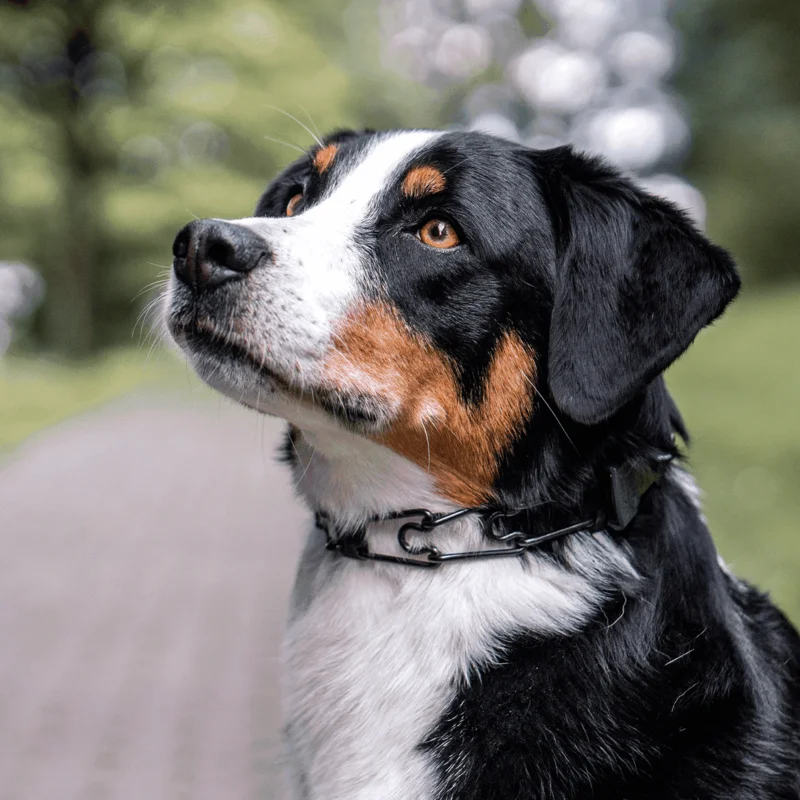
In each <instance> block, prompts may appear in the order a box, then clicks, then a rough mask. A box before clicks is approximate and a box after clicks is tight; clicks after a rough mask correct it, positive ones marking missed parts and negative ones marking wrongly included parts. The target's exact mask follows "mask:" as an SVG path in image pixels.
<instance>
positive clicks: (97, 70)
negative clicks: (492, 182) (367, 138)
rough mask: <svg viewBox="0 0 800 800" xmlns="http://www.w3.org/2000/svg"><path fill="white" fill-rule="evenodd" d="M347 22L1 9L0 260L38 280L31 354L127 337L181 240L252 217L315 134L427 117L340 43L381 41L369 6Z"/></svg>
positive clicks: (343, 18)
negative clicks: (224, 220) (209, 224)
mask: <svg viewBox="0 0 800 800" xmlns="http://www.w3.org/2000/svg"><path fill="white" fill-rule="evenodd" d="M363 5H364V4H362V6H363ZM367 5H369V4H367ZM348 9H349V12H348V13H350V17H348V16H347V15H345V14H343V4H342V3H340V2H333V3H329V2H326V1H325V0H302V2H298V4H297V5H294V4H292V6H291V7H290V6H289V4H286V3H282V2H279V0H271V2H270V1H265V0H260V1H259V0H205V2H203V3H202V4H198V3H194V4H189V3H186V2H182V1H181V0H176V2H171V3H170V4H169V5H167V4H164V3H160V4H156V3H154V2H146V1H144V2H143V0H47V2H45V0H27V2H15V3H6V4H5V5H4V6H0V237H1V238H0V259H3V258H6V259H13V260H22V261H27V262H28V263H31V264H32V265H34V266H36V267H37V268H39V269H40V270H41V271H42V272H43V274H44V277H45V279H46V281H47V298H46V302H45V304H44V306H43V309H42V313H41V314H40V316H39V318H38V319H37V320H36V326H35V329H34V334H35V336H36V339H37V341H38V342H39V343H40V344H42V345H44V346H45V347H47V348H49V349H54V350H58V351H61V352H63V353H67V354H70V355H80V354H84V353H87V352H89V351H91V350H92V349H95V348H97V347H100V346H102V345H104V344H107V343H110V342H113V341H115V340H118V339H120V338H122V337H128V336H130V334H131V331H132V328H133V323H134V319H135V316H136V312H137V310H138V309H137V306H136V305H135V304H132V303H131V299H132V298H133V297H134V296H135V295H136V294H137V292H139V291H140V290H141V289H142V287H143V286H145V284H147V283H148V281H150V280H152V279H153V277H155V275H154V272H155V270H156V269H160V270H161V272H162V275H163V274H165V273H166V269H165V267H166V266H167V265H168V264H169V261H170V260H171V254H170V245H171V240H172V236H173V235H174V233H175V231H176V230H177V229H178V227H179V226H180V225H181V224H182V223H184V222H185V221H186V220H187V219H190V218H191V217H192V215H196V216H211V215H224V216H230V217H236V216H244V215H247V214H248V213H250V212H251V210H252V208H253V206H254V204H255V201H256V199H257V196H258V193H259V192H260V190H261V189H262V188H263V186H264V184H265V183H266V182H267V180H269V178H270V177H271V176H272V175H274V174H275V172H276V171H277V170H278V169H279V168H280V167H281V166H282V165H283V164H285V163H286V162H288V161H289V160H291V159H293V158H294V157H296V155H297V152H296V151H297V150H298V149H303V148H306V147H308V146H309V145H310V144H311V143H312V142H313V134H312V133H311V131H314V130H315V128H316V125H315V122H316V123H318V124H319V126H320V127H321V128H323V129H329V128H335V127H341V126H360V125H364V124H371V125H376V126H384V125H393V124H394V125H396V124H398V123H399V119H400V117H404V118H406V119H409V118H410V119H411V120H412V121H416V122H418V123H419V124H424V123H425V122H428V123H430V122H431V121H435V120H432V119H431V118H430V117H427V118H426V116H425V115H426V113H427V112H431V113H432V109H431V108H430V106H427V107H426V106H425V104H424V103H422V105H419V104H418V108H417V111H416V114H412V113H411V109H412V108H413V104H412V103H411V102H410V100H409V97H410V94H409V92H408V91H407V90H406V89H404V87H403V85H402V83H401V82H400V81H398V80H397V79H395V78H388V77H387V76H386V75H385V74H383V73H381V71H380V70H379V69H376V68H375V66H374V63H373V64H370V63H369V57H370V56H372V55H373V53H372V52H371V51H370V50H369V47H366V46H363V47H356V48H355V51H354V52H353V51H352V50H351V49H350V48H349V47H347V45H348V44H350V43H351V42H350V40H349V39H348V38H347V36H346V35H345V33H346V32H347V33H349V35H350V36H354V35H355V36H363V37H364V38H365V41H368V40H369V39H370V38H371V39H372V40H373V41H374V42H375V43H376V47H377V41H378V37H377V35H375V34H373V33H372V32H371V30H372V27H371V26H374V27H376V26H377V15H376V13H375V6H374V4H372V7H371V11H372V14H371V15H370V13H369V11H370V9H369V8H362V9H361V11H359V10H358V9H357V8H356V6H355V4H354V5H353V6H348ZM362 11H363V12H364V13H361V12H362ZM373 18H374V19H373ZM320 20H325V25H324V26H323V27H319V26H318V23H319V22H320ZM326 36H327V40H326ZM416 94H417V96H419V92H418V90H417V92H416ZM306 108H307V109H309V110H310V111H311V113H312V114H313V117H314V121H313V122H312V120H311V118H310V116H309V115H308V113H307V112H306V111H305V109H306ZM426 109H427V112H426ZM292 116H294V117H297V120H293V119H291V117H292ZM158 265H162V266H161V267H159V266H158Z"/></svg>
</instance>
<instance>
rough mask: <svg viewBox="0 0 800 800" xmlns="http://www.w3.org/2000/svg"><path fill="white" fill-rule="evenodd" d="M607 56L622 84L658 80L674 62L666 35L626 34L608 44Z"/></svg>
mask: <svg viewBox="0 0 800 800" xmlns="http://www.w3.org/2000/svg"><path fill="white" fill-rule="evenodd" d="M608 56H609V61H610V62H611V65H612V66H613V68H614V70H615V71H616V73H617V74H618V75H619V76H620V78H622V80H623V81H629V82H631V83H637V82H645V81H658V80H661V79H662V78H663V77H664V76H665V75H667V74H668V73H669V71H670V70H671V69H672V66H673V64H674V63H675V43H674V41H673V37H672V36H670V35H669V34H668V33H665V34H662V35H660V36H659V35H656V34H655V33H650V32H648V31H628V32H627V33H623V34H621V35H620V36H618V37H617V38H616V39H615V40H614V41H613V42H612V43H611V47H610V48H609V51H608Z"/></svg>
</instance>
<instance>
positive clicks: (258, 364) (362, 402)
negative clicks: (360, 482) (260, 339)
mask: <svg viewBox="0 0 800 800" xmlns="http://www.w3.org/2000/svg"><path fill="white" fill-rule="evenodd" d="M169 329H170V332H171V333H172V336H173V338H174V339H175V341H176V342H177V343H178V344H179V345H180V347H181V348H182V349H183V350H185V351H186V352H187V353H189V354H190V355H192V356H195V357H198V358H200V359H202V360H204V361H211V362H214V363H216V364H220V363H228V364H233V365H237V366H241V367H244V368H245V369H246V370H247V371H248V372H249V373H251V374H253V375H254V376H255V378H256V380H255V381H254V386H253V389H254V390H256V391H257V389H258V386H257V385H256V384H258V383H260V382H261V381H264V380H265V381H267V382H268V383H269V384H270V386H271V387H272V388H273V389H277V390H279V391H280V392H282V393H283V394H284V395H286V396H288V397H289V398H291V400H292V402H293V403H294V404H297V405H299V406H304V407H308V408H309V409H316V410H321V411H324V412H326V414H327V415H329V416H332V417H334V418H336V419H337V420H338V422H339V423H340V424H342V425H343V426H344V427H345V428H347V429H349V430H351V431H353V432H357V433H360V434H362V435H363V434H368V433H375V432H378V431H379V430H380V429H382V428H383V427H385V426H386V425H387V424H388V423H389V416H390V415H389V414H388V413H387V408H386V405H385V403H384V402H382V401H381V399H380V398H378V397H374V396H372V395H369V394H362V393H358V392H352V391H348V392H343V391H342V390H341V389H336V388H332V387H328V386H325V385H324V384H316V385H315V386H313V388H312V387H310V386H308V385H304V382H301V381H300V380H299V379H298V380H292V379H290V378H287V376H286V375H285V374H281V373H280V372H278V371H277V370H276V369H275V368H274V367H272V366H271V365H270V364H269V363H267V362H266V360H265V358H264V357H263V356H262V357H259V356H257V355H256V354H255V352H254V350H253V347H252V344H251V343H250V342H248V341H247V340H246V339H245V337H244V336H242V335H239V334H237V333H236V332H235V331H230V332H223V331H221V330H220V329H219V328H218V327H217V326H216V325H215V324H214V323H213V322H210V321H209V320H207V319H205V318H203V317H198V316H192V317H190V318H187V319H176V318H175V317H173V318H172V319H170V321H169ZM195 369H196V370H197V371H198V374H199V375H200V377H201V378H203V379H204V380H205V381H206V382H211V380H210V379H209V378H207V377H204V375H203V372H202V371H201V370H200V369H199V367H198V365H195ZM215 371H216V369H215V367H214V366H212V367H211V368H210V370H209V373H210V374H213V373H214V372H215ZM212 385H214V384H213V383H212ZM217 388H219V387H217ZM237 397H238V398H239V399H240V401H241V402H244V400H243V399H242V398H241V395H237ZM244 404H245V405H248V403H247V402H244ZM259 410H263V409H259Z"/></svg>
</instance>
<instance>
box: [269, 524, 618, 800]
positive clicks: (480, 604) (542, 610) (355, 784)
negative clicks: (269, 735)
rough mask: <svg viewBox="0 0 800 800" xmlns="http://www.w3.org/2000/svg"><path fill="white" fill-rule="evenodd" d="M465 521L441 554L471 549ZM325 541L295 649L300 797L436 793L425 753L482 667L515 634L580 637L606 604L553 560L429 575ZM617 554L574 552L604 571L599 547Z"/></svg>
mask: <svg viewBox="0 0 800 800" xmlns="http://www.w3.org/2000/svg"><path fill="white" fill-rule="evenodd" d="M462 525H463V527H461V529H460V530H457V529H454V530H453V531H451V532H450V535H449V536H448V537H447V538H448V539H451V538H452V541H451V542H447V543H444V542H443V544H452V543H453V542H456V541H459V540H460V543H461V544H462V545H463V544H464V543H465V541H470V540H474V538H475V537H476V536H477V533H476V532H475V531H473V530H470V529H469V528H470V525H471V524H470V523H467V522H464V523H462ZM453 527H454V528H455V526H453ZM581 538H583V536H581ZM323 541H324V539H323V534H322V533H321V532H320V531H318V530H315V531H313V532H312V533H311V535H310V538H309V542H308V545H307V547H306V553H305V555H304V557H303V561H302V562H301V566H300V572H299V575H298V584H297V587H296V590H295V598H294V610H293V613H292V618H291V620H290V623H289V627H288V631H287V636H286V640H285V647H284V697H285V702H286V723H287V734H286V735H287V747H288V757H289V759H290V762H291V763H290V769H291V772H292V775H293V777H292V780H293V784H294V785H293V797H294V798H298V800H299V798H302V800H340V799H341V800H345V798H346V800H401V798H402V800H408V798H415V800H426V798H431V797H434V796H435V793H436V784H437V772H436V768H435V765H433V764H431V763H430V762H429V760H428V758H427V756H426V755H425V754H424V753H423V752H422V751H421V750H420V749H419V745H420V743H421V742H423V741H424V739H425V737H426V735H427V734H429V733H430V732H431V731H432V729H433V728H434V727H435V725H436V723H437V721H438V720H439V719H440V717H441V715H442V714H443V712H444V711H445V710H446V709H447V707H448V704H449V703H450V702H451V701H452V699H453V696H454V694H455V692H456V691H457V689H458V688H459V685H460V684H461V683H462V682H464V681H467V680H469V675H470V670H471V668H474V667H476V666H480V665H483V664H487V663H491V662H492V661H493V660H496V659H498V658H500V657H502V653H501V652H500V649H499V647H500V645H499V641H500V639H501V637H502V636H503V635H504V634H508V633H510V632H513V631H524V630H530V631H537V632H540V633H545V632H559V633H562V634H563V633H566V632H568V631H570V630H574V629H575V628H577V627H578V626H580V624H581V622H582V621H583V620H585V619H586V616H587V614H588V613H589V612H590V610H591V607H592V606H593V605H594V604H595V603H596V602H597V601H598V599H599V598H598V596H597V595H596V593H595V590H594V589H593V586H594V585H595V583H594V581H592V580H591V577H590V575H588V574H587V572H586V570H584V569H580V568H579V569H576V570H575V571H572V570H565V569H562V568H560V567H555V566H552V565H550V564H548V563H547V562H546V561H543V560H533V559H532V560H529V561H527V562H525V563H523V562H522V561H521V560H519V559H516V558H514V559H500V560H494V561H490V560H485V561H477V562H471V563H463V564H451V565H446V566H444V567H442V568H440V569H438V570H432V571H428V570H419V569H414V568H407V567H402V566H396V565H387V564H377V563H373V562H356V561H351V560H348V559H345V558H342V557H341V556H339V555H336V554H333V553H329V552H326V551H325V550H324V547H323ZM437 543H438V542H437ZM608 547H610V543H609V542H608V540H607V539H605V537H602V536H601V537H591V538H589V536H588V534H587V535H586V539H585V540H584V541H583V542H582V543H581V542H579V541H576V542H575V553H574V556H575V559H576V567H581V566H585V567H586V568H587V569H588V570H589V572H591V571H593V570H592V566H596V564H597V561H596V560H595V559H596V556H597V555H600V554H599V553H598V552H591V551H596V550H598V549H599V550H605V551H606V553H605V554H606V555H608V552H607V548H608ZM451 549H452V548H451ZM459 549H460V548H459ZM580 562H583V563H580Z"/></svg>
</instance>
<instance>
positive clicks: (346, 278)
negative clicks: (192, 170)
mask: <svg viewBox="0 0 800 800" xmlns="http://www.w3.org/2000/svg"><path fill="white" fill-rule="evenodd" d="M174 257H175V262H174V276H173V280H172V285H171V287H170V290H169V295H168V314H167V316H168V326H169V329H170V331H171V333H172V335H173V336H174V338H175V340H176V341H177V342H178V344H179V345H180V346H181V347H182V349H183V350H184V351H185V352H186V354H187V355H188V358H189V360H190V361H191V363H192V365H193V366H194V368H195V369H196V371H197V372H198V374H199V375H200V376H201V377H202V378H203V379H204V380H205V381H207V382H208V383H209V384H211V385H212V386H214V387H216V388H217V389H219V390H220V391H222V392H224V393H225V394H227V395H229V396H231V397H233V398H235V399H236V400H239V401H241V402H243V403H244V404H246V405H249V406H252V407H256V408H258V409H259V410H261V411H266V412H269V413H274V414H277V415H279V416H283V417H285V418H286V419H288V420H289V421H290V422H291V423H293V425H294V426H296V427H297V428H298V429H300V430H303V431H312V432H313V431H322V430H328V429H331V430H347V431H349V432H350V433H352V434H355V435H356V437H359V438H361V439H365V440H370V441H371V442H374V443H377V444H378V445H380V446H382V447H384V448H387V449H388V450H390V451H393V453H395V454H397V455H399V456H401V457H402V458H403V459H405V460H407V461H410V462H413V463H414V464H416V465H417V466H419V467H421V468H422V469H424V470H427V471H428V472H429V473H430V475H431V477H432V479H433V481H434V482H435V485H436V489H437V491H438V492H439V493H440V494H441V495H442V496H443V497H445V498H447V499H448V500H450V501H451V502H453V503H455V504H459V505H476V504H480V503H484V502H487V501H489V500H490V499H492V498H493V497H497V496H498V493H500V492H502V491H505V490H506V489H504V488H503V487H504V486H505V487H506V488H507V487H508V474H509V473H510V472H513V473H515V474H525V473H528V472H530V470H531V469H534V470H535V469H538V470H539V471H540V472H542V473H544V472H547V470H548V468H549V467H548V458H549V460H550V462H552V461H553V455H554V453H557V452H561V448H563V447H567V446H568V445H567V444H565V442H566V441H567V440H569V442H570V443H571V444H572V446H573V447H574V446H575V443H576V441H578V442H579V445H580V443H581V442H582V441H584V440H585V441H586V442H587V443H588V442H591V443H592V447H595V446H600V444H599V443H601V440H602V439H603V437H604V436H605V435H606V433H607V432H608V431H609V430H612V429H614V426H615V421H616V420H619V419H620V418H621V417H623V416H625V415H626V414H627V415H630V413H631V409H632V408H638V407H639V406H641V404H642V403H644V402H645V398H646V397H647V396H648V392H649V391H650V390H651V389H652V387H653V386H660V385H661V383H660V378H659V375H660V373H661V372H662V371H663V370H664V369H665V368H666V367H667V366H668V365H669V364H670V363H671V362H672V361H673V360H674V359H675V358H676V357H677V356H678V355H680V354H681V353H682V352H683V351H684V350H685V349H686V348H687V347H688V346H689V344H690V343H691V342H692V340H693V339H694V337H695V336H696V334H697V333H698V331H699V330H700V329H701V328H702V327H703V326H705V325H707V324H708V323H709V322H711V321H712V320H713V319H715V318H716V317H717V316H718V315H719V314H720V313H721V312H722V311H723V309H724V308H725V306H726V305H727V304H728V303H729V302H730V301H731V300H732V299H733V297H734V296H735V294H736V292H737V291H738V287H739V279H738V276H737V273H736V270H735V267H734V264H733V262H732V260H731V258H730V257H729V256H728V255H727V253H725V252H724V251H723V250H721V249H720V248H718V247H715V246H714V245H712V244H710V243H709V242H708V241H707V240H706V239H705V238H704V237H703V236H702V235H701V234H700V233H699V232H698V231H697V230H696V229H695V228H694V227H693V226H692V224H691V223H690V222H689V221H688V220H687V219H686V217H685V216H684V215H683V214H682V213H680V212H679V211H678V210H677V209H675V208H674V207H673V206H671V205H670V204H669V203H667V202H665V201H663V200H659V199H656V198H654V197H652V196H650V195H648V194H646V193H645V192H643V191H641V190H640V189H638V188H637V187H635V186H634V185H633V184H632V183H631V182H630V181H628V180H626V179H624V178H622V177H621V176H620V175H619V174H618V173H617V172H615V171H614V170H612V169H610V168H609V167H607V166H606V165H604V164H603V163H601V162H599V161H597V160H594V159H592V158H589V157H586V156H583V155H580V154H577V153H575V152H574V151H572V150H571V149H570V148H566V147H565V148H558V149H555V150H549V151H531V150H527V149H524V148H522V147H520V146H518V145H515V144H512V143H509V142H505V141H501V140H499V139H495V138H493V137H490V136H486V135H483V134H477V133H435V132H426V131H403V132H390V133H340V134H336V135H334V136H331V137H329V138H328V139H326V140H325V141H324V142H323V143H322V145H321V146H319V147H317V148H316V149H314V150H313V151H311V152H310V153H309V154H308V155H307V156H305V157H303V158H301V159H300V160H298V161H297V162H295V163H294V164H292V165H291V166H290V167H289V168H288V169H286V170H285V171H284V172H283V173H282V174H281V175H280V176H279V177H278V178H277V179H276V180H275V181H274V182H273V183H272V184H271V185H270V186H269V188H268V189H267V190H266V192H265V193H264V195H263V196H262V197H261V199H260V200H259V202H258V205H257V207H256V210H255V213H254V215H253V216H252V217H250V218H247V219H240V220H233V221H224V220H219V219H211V220H198V221H195V222H192V223H190V224H189V225H187V226H186V227H185V228H183V230H181V231H180V232H179V234H178V236H177V238H176V240H175V245H174ZM565 434H566V436H565ZM581 437H583V438H581ZM587 447H588V445H587ZM578 449H580V446H579V447H578Z"/></svg>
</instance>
